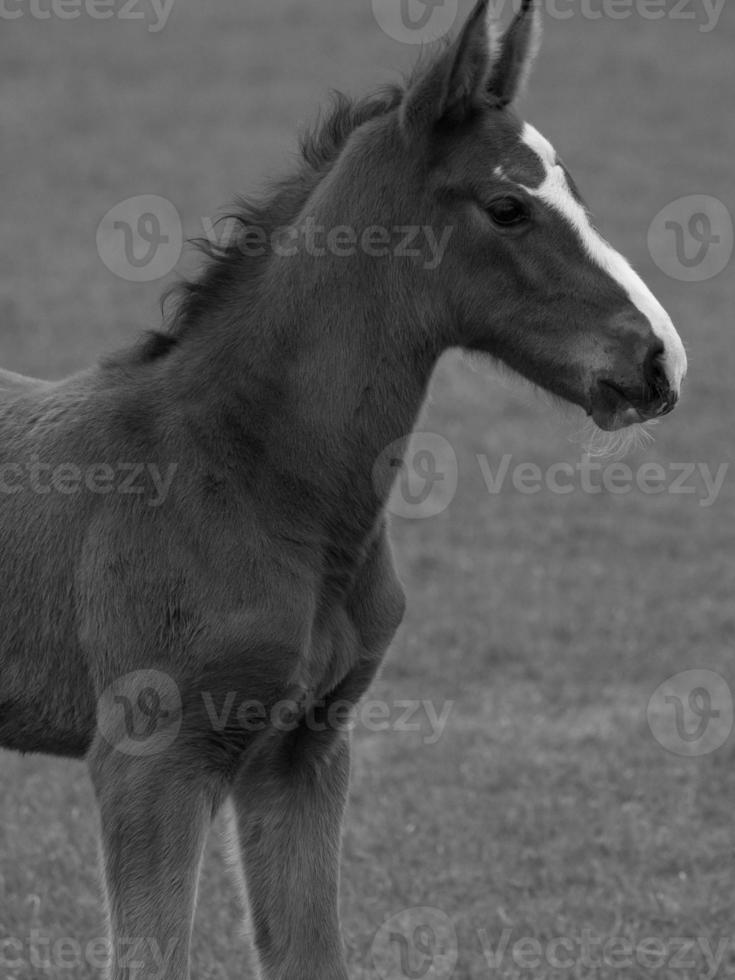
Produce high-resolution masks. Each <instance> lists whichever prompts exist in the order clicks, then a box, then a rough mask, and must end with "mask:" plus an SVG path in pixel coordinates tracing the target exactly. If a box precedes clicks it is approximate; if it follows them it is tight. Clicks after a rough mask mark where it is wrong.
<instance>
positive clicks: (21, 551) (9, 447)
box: [0, 351, 402, 756]
mask: <svg viewBox="0 0 735 980" xmlns="http://www.w3.org/2000/svg"><path fill="white" fill-rule="evenodd" d="M137 361H138V352H137V351H132V352H130V353H129V354H127V355H121V356H120V357H118V358H116V359H115V361H114V363H107V364H103V365H102V366H101V367H99V368H97V369H94V370H92V371H88V372H84V373H82V374H80V375H78V376H76V377H74V378H71V379H68V380H67V381H65V382H60V383H55V384H49V383H43V382H39V381H36V380H35V379H23V378H21V377H20V376H10V377H9V378H8V379H7V381H8V383H7V384H6V383H5V382H6V377H5V374H4V375H3V377H2V378H1V379H0V380H2V382H3V392H2V395H1V396H0V466H6V465H8V466H11V467H14V468H17V469H11V470H10V472H9V473H8V474H7V479H8V483H9V487H8V489H10V490H12V489H14V488H16V487H17V488H18V492H9V493H7V495H6V496H5V498H4V500H3V507H2V509H0V549H1V550H2V554H3V571H4V573H5V575H4V577H5V581H6V586H5V598H4V603H3V616H2V617H0V645H1V646H2V649H3V651H4V652H5V655H4V658H3V662H2V665H1V666H0V690H2V692H3V694H2V708H3V710H2V712H1V713H0V745H3V746H4V747H6V748H14V749H21V750H23V751H32V752H33V751H40V752H51V753H58V754H63V755H73V756H83V755H85V754H86V753H87V752H88V750H89V748H90V746H91V744H92V741H93V737H94V732H95V718H96V703H97V699H98V697H99V696H100V693H101V692H102V691H103V690H104V689H105V687H106V686H107V685H109V684H111V683H112V682H113V681H114V680H115V679H116V678H118V677H120V676H121V675H123V674H125V673H126V672H130V671H135V670H137V669H144V668H150V667H152V666H156V667H158V668H160V669H161V670H166V671H168V672H169V673H170V674H171V675H172V676H173V677H174V678H175V680H176V683H177V685H178V687H179V688H180V689H181V691H182V692H183V693H184V695H186V692H187V691H188V689H189V688H190V687H192V688H193V687H194V686H195V685H196V684H197V683H200V682H201V674H202V673H207V674H208V676H210V677H214V674H216V664H217V661H218V658H219V657H222V658H223V660H224V661H225V665H224V666H223V675H224V678H225V679H228V680H229V682H230V683H231V681H232V662H231V658H232V657H239V658H240V659H243V658H245V659H246V658H247V656H248V653H249V651H252V650H253V649H256V650H257V649H258V648H259V647H264V646H269V645H270V646H273V645H275V646H280V647H282V651H281V655H280V656H276V655H274V663H273V665H272V675H273V676H272V677H269V676H268V672H269V669H271V668H270V666H269V664H268V662H267V660H266V662H262V661H261V660H258V659H257V657H256V658H254V659H255V660H256V661H257V672H258V674H259V676H258V678H254V679H252V680H250V681H249V682H248V684H247V685H246V688H245V690H246V691H247V693H248V694H249V695H251V696H256V697H257V694H258V689H259V688H263V689H264V690H271V689H272V692H273V693H272V695H271V698H273V697H276V696H278V695H281V696H284V695H286V694H287V693H288V691H289V690H291V689H292V688H293V687H294V686H298V687H301V688H303V690H304V691H305V692H308V697H309V700H310V702H312V703H313V702H318V701H320V700H321V699H323V698H324V696H325V695H326V694H327V693H328V692H329V691H332V690H334V689H335V688H337V687H338V685H339V684H340V683H341V682H343V681H344V680H345V678H346V677H347V676H348V675H349V674H350V672H351V671H352V670H353V669H355V668H356V667H357V666H358V665H360V664H361V663H362V661H363V659H364V658H365V657H367V659H368V660H369V661H371V662H372V656H373V654H374V653H376V652H378V653H380V654H382V652H383V651H384V649H385V646H387V642H388V640H389V639H390V635H391V634H392V629H393V627H391V628H388V629H386V627H385V623H386V622H391V623H393V625H394V626H395V625H397V620H398V618H399V616H398V615H397V614H396V613H395V612H394V611H393V610H394V608H396V609H398V608H400V607H401V606H402V598H401V596H402V593H400V591H399V586H398V584H397V580H395V578H394V577H393V574H392V566H390V564H389V562H388V560H387V556H388V545H387V539H386V534H385V528H384V522H383V518H382V516H381V514H380V509H379V506H378V503H377V502H373V506H372V511H370V506H369V504H366V505H365V507H364V511H365V514H366V518H365V521H366V522H365V524H364V526H362V527H360V528H359V529H358V528H354V527H351V528H350V533H351V534H352V536H353V538H354V543H351V544H350V546H349V547H347V546H346V528H345V527H344V525H341V524H340V523H339V522H335V526H334V527H333V528H332V530H331V532H330V529H329V527H328V526H325V523H324V522H323V521H322V519H321V517H320V515H319V513H318V509H317V508H315V510H312V512H311V518H310V519H307V520H305V519H304V518H303V517H297V516H296V515H298V514H299V506H300V507H303V504H304V501H305V498H306V497H307V495H308V498H309V499H313V500H314V501H318V500H322V501H323V503H322V506H323V507H326V503H325V502H324V501H325V498H327V497H333V496H334V495H335V494H339V493H340V492H341V488H336V487H328V486H326V485H322V486H320V485H319V483H317V482H316V480H317V477H318V474H319V473H322V474H323V473H326V474H327V475H329V474H330V473H336V472H338V466H339V463H338V459H337V457H338V456H339V454H340V452H341V451H342V450H341V447H340V446H339V445H338V444H337V443H335V445H334V446H333V447H332V453H333V455H334V456H335V461H334V467H333V469H331V470H330V468H327V469H326V470H323V469H321V467H316V468H314V477H315V479H314V482H312V483H308V481H305V480H304V478H303V473H302V471H303V469H304V466H303V465H301V463H300V460H301V456H302V455H303V450H301V451H300V453H299V456H297V457H294V458H292V459H287V458H286V455H287V454H288V452H289V451H290V450H286V453H285V454H279V453H273V452H270V453H266V452H265V451H264V449H263V447H264V445H265V441H264V440H263V438H262V434H263V430H269V431H270V432H271V437H270V438H271V440H274V442H275V444H276V445H281V443H282V440H281V439H280V438H279V437H274V436H273V435H272V434H273V432H274V431H275V429H276V428H277V426H278V424H279V423H278V420H277V419H275V418H268V417H267V415H266V414H265V413H264V410H263V404H262V401H261V402H259V414H258V418H257V422H256V424H255V425H252V423H247V422H246V424H245V425H244V426H243V425H241V424H240V423H239V421H237V422H234V423H233V419H235V418H236V419H238V420H239V419H241V418H242V415H241V414H240V413H239V412H238V414H237V415H235V414H234V412H235V410H234V408H233V407H232V406H229V407H227V406H225V405H223V403H226V401H227V398H226V397H223V392H222V388H223V387H224V379H223V375H222V374H220V388H219V389H218V392H217V394H216V396H215V397H211V396H208V397H205V398H204V399H203V400H202V401H200V402H199V403H198V404H197V401H196V397H195V396H193V395H192V392H191V391H190V390H189V391H187V392H184V391H182V390H181V384H182V382H181V380H177V379H176V375H177V371H178V368H177V364H176V358H175V357H170V358H168V359H161V360H155V359H154V360H153V361H151V362H150V363H148V364H142V365H141V364H140V363H136V362H137ZM131 371H132V372H133V374H134V377H135V381H134V384H132V385H131V381H130V372H131ZM243 374H244V375H245V377H246V376H247V372H246V371H245V369H244V370H243ZM189 376H190V375H189V374H188V373H187V374H186V375H185V377H187V378H188V377H189ZM230 376H232V371H230ZM243 387H244V389H245V390H247V380H246V381H245V382H244V385H243ZM277 388H278V395H279V399H282V400H283V402H284V403H285V405H286V406H288V408H287V409H283V411H284V413H287V414H288V415H289V417H290V408H291V405H290V401H291V397H292V396H291V394H290V393H289V392H288V384H287V382H286V381H279V382H278V385H277ZM238 398H239V396H236V400H238ZM312 401H313V399H312ZM184 405H185V406H186V408H183V407H182V406H184ZM230 411H231V412H232V414H231V415H230V419H229V424H234V425H235V428H236V430H237V431H236V432H234V431H228V419H227V415H228V413H229V412H230ZM273 414H274V415H275V414H276V413H275V412H274V413H273ZM295 417H296V418H298V416H295ZM339 425H340V428H343V427H344V426H343V423H342V422H341V421H340V422H339ZM293 427H294V423H293V421H291V422H290V423H289V429H290V430H293ZM218 430H219V437H218V436H217V435H214V436H212V433H217V431H218ZM197 431H198V432H200V433H201V434H202V436H203V438H202V442H201V443H200V444H197V442H196V441H195V440H192V433H194V432H197ZM325 431H326V427H324V428H323V429H322V435H324V432H325ZM285 438H286V437H285V435H284V439H285ZM288 440H289V443H291V444H293V445H300V446H301V447H303V446H304V445H308V436H307V434H306V433H303V432H302V433H299V432H294V431H289V433H288ZM233 444H234V445H237V447H238V448H237V450H236V451H235V450H234V449H233ZM228 456H229V458H228ZM274 456H275V458H273V457H274ZM172 459H175V460H176V463H175V464H174V465H175V470H176V479H175V480H174V481H173V483H172V485H171V492H170V494H169V495H168V496H167V497H166V499H165V500H162V501H160V502H156V504H155V505H153V504H152V503H151V496H152V493H153V487H152V486H150V485H149V486H146V485H144V484H143V485H140V486H138V487H131V488H129V489H130V493H127V492H124V491H121V488H120V486H119V485H118V486H113V487H112V490H111V491H110V492H108V491H106V490H104V491H102V492H94V489H92V490H90V487H89V486H88V485H87V483H88V482H89V479H91V480H92V483H93V486H94V478H95V476H96V469H97V467H98V466H99V465H100V463H101V462H102V463H103V462H104V461H109V460H116V461H118V464H119V465H118V470H119V472H118V473H116V474H115V475H116V477H117V479H118V481H119V482H120V481H121V480H122V476H123V472H122V470H120V467H121V466H122V468H123V469H124V471H125V472H127V473H132V472H133V471H134V470H135V469H139V468H140V467H141V466H142V465H145V466H147V467H150V466H151V465H154V466H155V467H156V468H157V470H158V471H159V472H165V471H166V469H167V467H168V466H170V465H172V464H171V463H170V461H171V460H172ZM70 462H73V467H74V468H75V470H76V471H77V472H78V473H80V474H81V476H82V480H81V481H77V483H78V484H79V485H78V487H77V489H76V491H75V492H69V493H68V494H65V493H63V492H59V490H58V488H57V487H56V486H54V480H55V479H57V478H58V474H59V473H60V472H61V474H62V477H63V473H64V468H65V467H66V466H67V465H68V464H69V463H70ZM34 465H36V466H37V468H39V469H37V471H36V480H35V489H34V488H33V487H31V488H29V487H28V486H23V483H22V482H21V477H25V478H26V479H27V480H28V481H30V479H31V476H32V474H33V472H34V471H33V467H34ZM300 472H301V473H302V475H301V476H297V474H299V473H300ZM71 476H74V474H73V473H72V474H71ZM368 477H369V474H368ZM88 478H89V479H88ZM85 481H87V482H85ZM321 483H322V484H324V480H323V479H322V480H321ZM100 485H101V486H104V484H100ZM29 489H30V490H31V492H27V491H28V490H29ZM351 489H352V490H354V487H353V488H351ZM363 489H365V487H363ZM367 489H369V486H368V487H367ZM23 490H25V491H26V492H23ZM279 498H281V503H282V507H279V506H278V500H279ZM297 502H298V503H297ZM344 503H345V504H346V503H347V502H346V501H344ZM329 506H330V508H331V507H333V504H332V502H331V500H330V503H329ZM386 576H388V578H389V580H390V581H389V584H388V585H386V584H385V578H386ZM371 603H374V608H371ZM375 637H379V638H380V642H379V643H377V645H376V642H375ZM366 640H369V642H368V643H367V645H366ZM378 648H379V649H378ZM375 667H377V662H376V663H375V664H374V665H373V667H372V669H373V670H374V668H375ZM226 693H227V690H225V691H224V694H226ZM360 693H362V692H360Z"/></svg>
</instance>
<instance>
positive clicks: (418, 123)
mask: <svg viewBox="0 0 735 980" xmlns="http://www.w3.org/2000/svg"><path fill="white" fill-rule="evenodd" d="M488 6H489V0H478V3H477V4H476V6H475V9H474V10H473V11H472V13H471V14H470V16H469V19H468V20H467V23H466V24H465V26H464V28H463V30H462V32H461V34H460V35H459V37H458V38H457V39H456V41H454V43H453V44H452V45H451V46H450V47H449V48H448V49H447V50H446V51H445V52H444V53H443V54H442V55H441V56H440V57H439V58H438V59H437V60H436V61H435V62H434V63H433V64H432V65H431V66H430V67H429V69H428V70H427V71H426V72H424V73H423V74H421V75H420V76H419V77H418V79H417V80H416V81H415V82H413V83H412V84H411V85H410V86H409V88H408V91H407V92H406V96H405V98H404V100H403V104H402V106H401V127H402V129H403V131H404V133H405V134H406V135H407V136H409V137H411V136H415V135H416V134H417V133H418V132H420V131H424V132H426V131H427V130H430V129H431V128H433V126H434V125H436V123H438V122H440V121H442V120H445V119H446V120H449V121H452V122H455V123H456V122H461V121H462V120H463V119H465V118H466V117H467V115H468V114H469V112H470V111H471V110H472V108H473V106H474V105H475V104H476V103H477V102H478V101H480V100H482V99H486V98H487V84H488V79H489V77H490V72H491V69H492V62H493V58H494V57H495V55H496V54H497V50H498V33H497V29H496V26H495V19H494V18H491V17H490V16H489V13H488Z"/></svg>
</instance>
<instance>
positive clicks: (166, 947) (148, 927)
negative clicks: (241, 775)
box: [89, 740, 220, 980]
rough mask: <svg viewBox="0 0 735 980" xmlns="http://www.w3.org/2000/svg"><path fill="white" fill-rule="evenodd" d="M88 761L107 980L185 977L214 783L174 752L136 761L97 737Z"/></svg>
mask: <svg viewBox="0 0 735 980" xmlns="http://www.w3.org/2000/svg"><path fill="white" fill-rule="evenodd" d="M89 766H90V772H91V775H92V781H93V783H94V788H95V792H96V795H97V800H98V803H99V809H100V817H101V840H102V869H103V876H104V880H105V884H106V893H107V904H108V912H109V921H110V933H111V967H110V972H109V977H110V980H187V978H188V977H189V945H190V937H191V927H192V921H193V917H194V908H195V904H196V890H197V880H198V876H199V866H200V862H201V856H202V851H203V848H204V844H205V841H206V836H207V832H208V830H209V826H210V823H211V819H212V815H213V812H214V810H215V808H216V805H217V802H218V795H219V787H220V782H219V780H217V779H215V778H214V776H213V773H212V772H211V770H210V771H207V769H206V767H204V766H203V765H201V764H197V760H196V759H189V758H187V757H186V755H185V754H184V753H181V752H180V751H179V752H177V753H175V752H174V751H173V750H172V749H169V750H168V751H167V752H165V753H163V754H161V755H152V756H150V757H148V758H145V757H143V758H141V757H138V758H136V757H130V756H126V755H124V754H122V753H120V752H117V751H115V750H111V749H110V747H109V746H106V745H105V744H104V742H102V741H101V740H100V742H99V743H98V744H96V745H95V746H94V747H93V749H92V752H91V753H90V756H89Z"/></svg>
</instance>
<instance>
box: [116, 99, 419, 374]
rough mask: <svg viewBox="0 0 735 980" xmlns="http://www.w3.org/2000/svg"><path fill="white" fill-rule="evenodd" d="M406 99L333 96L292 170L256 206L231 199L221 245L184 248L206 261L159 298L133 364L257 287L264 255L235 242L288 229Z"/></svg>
mask: <svg viewBox="0 0 735 980" xmlns="http://www.w3.org/2000/svg"><path fill="white" fill-rule="evenodd" d="M404 92H405V87H404V86H403V85H397V84H395V85H389V86H384V87H383V88H381V89H378V90H377V91H376V92H373V93H372V94H370V95H368V96H366V97H364V98H361V99H351V98H349V97H348V96H346V95H344V94H343V93H341V92H335V93H333V95H332V103H331V106H330V108H329V110H328V112H327V113H326V114H324V115H322V116H320V118H318V119H317V122H316V124H315V125H314V126H313V127H312V128H311V129H309V130H308V131H307V132H305V133H304V134H303V135H302V137H301V139H300V141H299V159H298V166H297V168H296V169H295V171H294V172H293V173H291V174H290V175H288V176H286V177H283V178H281V179H279V180H277V181H273V182H271V183H270V185H269V186H268V188H267V191H266V193H265V194H264V195H263V196H262V197H261V198H259V199H255V198H253V199H250V198H238V199H236V202H235V207H234V208H233V209H231V210H230V211H229V212H227V213H225V214H223V215H222V216H221V217H220V218H219V219H218V221H217V223H216V224H217V225H221V224H222V223H223V222H226V223H227V225H228V230H227V233H226V234H225V235H224V236H223V240H221V241H212V240H210V239H208V238H197V239H191V240H190V241H189V242H188V244H189V245H191V246H193V247H194V248H196V249H197V250H198V251H199V252H200V253H201V254H202V255H203V256H204V257H205V260H206V261H205V263H204V265H203V268H202V270H201V272H200V273H199V275H198V276H197V277H196V278H194V279H192V280H186V279H185V280H181V281H179V282H177V283H176V284H174V286H173V287H171V289H169V290H168V291H167V292H166V293H165V294H164V296H163V299H162V301H161V309H162V314H163V317H164V326H163V328H162V329H160V330H151V331H147V332H146V334H145V335H144V336H143V338H142V339H141V341H140V342H139V343H138V344H137V345H136V347H135V348H134V357H135V359H136V360H137V361H138V362H139V363H140V362H148V361H154V360H158V359H159V358H161V357H164V356H165V355H166V354H168V353H169V352H170V351H171V350H173V349H174V348H175V347H177V346H178V344H179V342H180V341H181V340H183V339H184V338H185V337H186V336H188V335H189V333H190V331H191V330H192V329H193V328H194V327H195V326H196V325H197V324H199V323H201V321H202V320H204V319H205V318H206V315H207V314H211V311H212V310H213V309H216V308H217V307H218V305H221V304H222V302H223V300H226V298H227V297H228V296H236V295H242V292H241V290H242V285H243V283H247V282H248V281H250V282H251V283H257V280H258V276H259V274H260V272H261V270H262V268H263V262H264V261H267V256H263V257H254V256H252V255H246V254H245V253H244V251H243V249H242V248H241V247H240V245H241V239H240V235H243V234H245V233H246V232H247V231H248V229H250V230H252V229H258V230H259V231H261V232H264V233H265V235H266V236H268V237H269V236H270V235H271V234H272V233H273V232H274V231H275V230H276V229H277V228H280V227H283V226H286V225H289V224H290V223H291V222H293V221H294V220H295V218H296V216H297V215H298V214H299V213H300V211H301V210H302V209H303V207H304V205H305V204H306V202H307V200H308V199H309V197H310V196H311V194H312V193H313V191H314V190H315V189H316V187H317V186H318V184H319V183H320V182H321V181H322V180H323V179H324V177H325V176H326V175H327V174H328V173H329V171H330V170H331V168H332V167H333V166H334V164H335V163H336V161H337V158H338V157H339V155H340V153H341V152H342V150H343V148H344V146H345V144H346V143H347V140H348V139H349V137H350V136H351V134H352V133H354V132H355V130H356V129H358V128H359V127H360V126H362V125H364V124H365V123H367V122H370V121H371V120H373V119H377V118H380V117H382V116H385V115H387V114H388V113H389V112H391V111H392V110H393V109H395V108H397V107H398V105H399V104H400V102H401V101H402V99H403V96H404Z"/></svg>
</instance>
